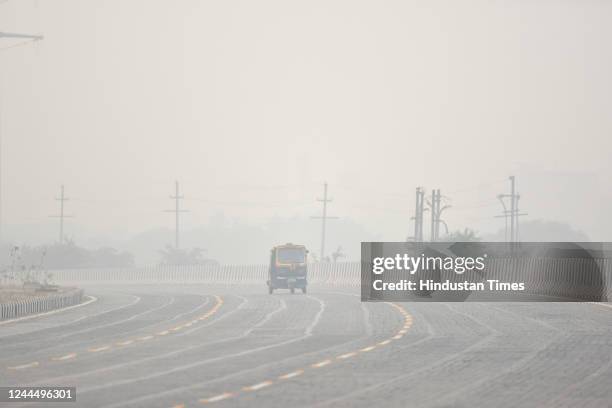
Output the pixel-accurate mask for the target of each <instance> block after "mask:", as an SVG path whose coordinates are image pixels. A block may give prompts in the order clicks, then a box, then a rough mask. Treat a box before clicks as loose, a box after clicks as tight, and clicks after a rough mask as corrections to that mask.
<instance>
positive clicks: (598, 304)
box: [591, 302, 612, 309]
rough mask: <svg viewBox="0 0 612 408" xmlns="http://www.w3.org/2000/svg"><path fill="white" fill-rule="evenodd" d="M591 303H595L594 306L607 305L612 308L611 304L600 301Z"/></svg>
mask: <svg viewBox="0 0 612 408" xmlns="http://www.w3.org/2000/svg"><path fill="white" fill-rule="evenodd" d="M591 304H592V305H596V306H602V307H608V308H611V309H612V305H611V304H609V303H601V302H591Z"/></svg>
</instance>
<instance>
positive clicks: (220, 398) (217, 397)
mask: <svg viewBox="0 0 612 408" xmlns="http://www.w3.org/2000/svg"><path fill="white" fill-rule="evenodd" d="M233 396H234V394H232V393H231V392H224V393H223V394H219V395H215V396H214V397H210V398H205V399H201V400H200V402H201V403H202V404H208V403H210V402H217V401H223V400H224V399H228V398H230V397H233Z"/></svg>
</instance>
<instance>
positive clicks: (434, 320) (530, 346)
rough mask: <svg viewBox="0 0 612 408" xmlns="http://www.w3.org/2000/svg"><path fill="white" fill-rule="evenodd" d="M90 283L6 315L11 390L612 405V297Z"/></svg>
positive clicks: (357, 403) (106, 400)
mask: <svg viewBox="0 0 612 408" xmlns="http://www.w3.org/2000/svg"><path fill="white" fill-rule="evenodd" d="M85 289H86V293H87V295H89V296H91V297H90V298H88V299H87V300H88V303H87V304H86V305H84V306H80V307H76V308H72V309H69V310H65V311H61V312H58V313H51V314H47V315H44V316H40V317H36V318H31V319H25V320H20V321H15V322H9V323H5V324H0V386H25V385H40V386H52V385H58V386H76V388H77V402H76V403H66V404H62V403H53V404H47V405H49V406H52V407H60V406H68V407H75V406H80V407H174V406H182V405H184V406H186V407H192V406H193V407H197V406H203V405H211V406H215V407H220V408H222V407H234V406H239V407H259V406H261V407H275V406H278V407H301V406H309V407H310V406H316V407H372V406H383V407H411V406H414V407H451V406H452V407H475V406H478V407H493V406H496V407H517V406H520V407H529V406H537V407H564V406H567V407H610V406H612V308H611V307H610V305H609V304H590V303H400V304H388V303H361V302H360V301H359V298H358V296H357V295H358V294H357V291H356V290H349V289H345V290H343V289H338V288H335V289H332V288H324V287H316V286H313V287H311V288H310V289H311V290H310V291H309V293H308V294H307V295H303V294H295V295H291V294H289V293H286V292H279V293H275V294H274V295H268V294H267V292H266V287H265V286H264V285H261V286H258V287H253V286H234V287H213V286H204V285H201V286H200V285H183V286H179V285H177V286H171V285H159V286H154V285H150V286H135V285H134V286H124V285H116V286H106V287H102V286H87V287H85ZM41 405H42V404H33V403H21V404H2V403H0V406H25V407H29V406H41Z"/></svg>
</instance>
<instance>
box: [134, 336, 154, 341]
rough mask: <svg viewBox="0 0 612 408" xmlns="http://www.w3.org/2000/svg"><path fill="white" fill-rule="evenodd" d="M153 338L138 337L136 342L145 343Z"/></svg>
mask: <svg viewBox="0 0 612 408" xmlns="http://www.w3.org/2000/svg"><path fill="white" fill-rule="evenodd" d="M152 338H153V336H143V337H139V338H138V339H137V340H138V341H147V340H151V339H152Z"/></svg>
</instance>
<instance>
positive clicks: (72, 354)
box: [51, 353, 77, 361]
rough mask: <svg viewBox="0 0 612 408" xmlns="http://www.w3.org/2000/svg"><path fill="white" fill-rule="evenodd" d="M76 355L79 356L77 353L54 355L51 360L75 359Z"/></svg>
mask: <svg viewBox="0 0 612 408" xmlns="http://www.w3.org/2000/svg"><path fill="white" fill-rule="evenodd" d="M76 356H77V353H70V354H66V355H65V356H60V357H53V358H52V359H51V360H53V361H64V360H70V359H73V358H75V357H76Z"/></svg>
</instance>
